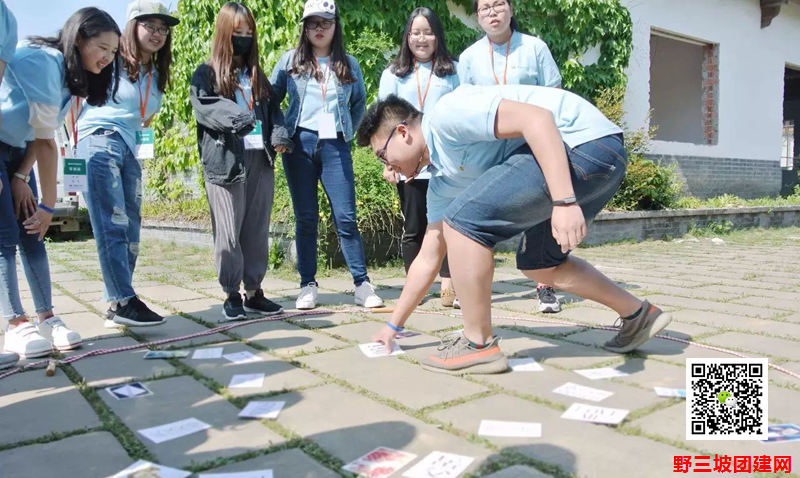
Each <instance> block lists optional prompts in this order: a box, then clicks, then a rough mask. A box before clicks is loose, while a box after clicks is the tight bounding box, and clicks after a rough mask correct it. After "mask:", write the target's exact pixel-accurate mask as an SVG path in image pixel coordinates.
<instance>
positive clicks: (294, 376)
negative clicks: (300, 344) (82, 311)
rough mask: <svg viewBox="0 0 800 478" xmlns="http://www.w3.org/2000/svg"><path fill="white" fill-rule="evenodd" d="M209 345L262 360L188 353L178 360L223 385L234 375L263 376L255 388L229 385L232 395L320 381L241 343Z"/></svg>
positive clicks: (307, 385) (303, 385)
mask: <svg viewBox="0 0 800 478" xmlns="http://www.w3.org/2000/svg"><path fill="white" fill-rule="evenodd" d="M212 347H215V348H216V347H222V348H223V349H224V350H223V352H222V353H223V355H225V354H232V353H237V352H250V353H251V354H253V355H257V356H259V357H261V359H262V361H261V362H253V363H232V362H230V361H229V360H227V359H225V358H218V359H202V360H194V359H192V358H191V357H192V355H189V357H187V358H185V359H180V360H181V362H183V363H184V364H186V365H188V366H189V367H192V368H193V369H195V370H197V371H198V372H200V373H201V374H202V375H205V376H206V377H208V378H210V379H213V380H215V381H216V382H217V383H219V384H221V385H222V386H225V387H227V386H228V384H229V383H230V382H231V378H233V376H234V375H238V374H253V373H263V374H264V375H265V378H264V384H263V385H262V386H261V387H259V388H229V389H228V393H229V394H230V395H233V396H236V397H243V396H249V395H259V394H265V393H272V392H278V391H282V390H293V389H296V388H302V387H309V386H313V385H317V384H320V383H322V380H320V379H319V378H317V377H316V376H314V374H312V373H309V372H307V371H305V370H303V369H301V368H299V367H296V366H294V365H292V364H290V363H289V362H287V361H285V360H280V359H276V358H275V357H273V356H271V355H270V354H268V353H267V352H261V351H259V350H256V349H254V348H252V347H248V346H246V345H244V344H242V343H237V342H225V343H221V344H214V345H213V346H212ZM203 348H209V347H198V348H196V349H191V352H192V353H194V351H195V350H202V349H203Z"/></svg>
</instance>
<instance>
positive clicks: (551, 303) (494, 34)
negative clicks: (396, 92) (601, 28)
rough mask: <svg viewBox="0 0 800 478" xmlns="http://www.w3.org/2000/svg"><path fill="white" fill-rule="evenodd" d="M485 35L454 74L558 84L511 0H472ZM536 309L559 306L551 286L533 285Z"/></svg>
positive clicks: (469, 80)
mask: <svg viewBox="0 0 800 478" xmlns="http://www.w3.org/2000/svg"><path fill="white" fill-rule="evenodd" d="M472 10H473V11H474V12H475V14H476V15H477V16H478V24H479V25H480V26H481V28H482V29H483V31H484V32H486V36H485V37H484V38H481V39H480V40H478V41H477V42H475V43H474V44H472V46H470V47H469V48H467V49H466V50H464V52H463V53H462V54H461V57H459V64H458V76H459V78H460V79H461V83H462V84H469V85H479V86H487V85H536V86H550V87H553V88H561V73H559V71H558V65H556V62H555V60H553V55H552V54H551V53H550V49H549V48H548V47H547V44H546V43H545V42H543V41H542V40H540V39H539V38H536V37H535V36H532V35H526V34H524V33H522V32H520V31H519V27H518V26H517V19H516V18H514V7H513V5H512V4H511V0H472ZM536 295H537V298H538V299H539V312H544V313H554V312H559V311H560V310H561V304H560V303H559V301H558V297H556V291H555V289H554V288H553V287H552V286H550V285H548V284H539V285H538V287H537V288H536Z"/></svg>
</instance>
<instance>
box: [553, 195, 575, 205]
mask: <svg viewBox="0 0 800 478" xmlns="http://www.w3.org/2000/svg"><path fill="white" fill-rule="evenodd" d="M577 203H578V200H577V199H576V198H575V196H572V197H568V198H564V199H559V200H558V201H553V206H569V205H570V204H577Z"/></svg>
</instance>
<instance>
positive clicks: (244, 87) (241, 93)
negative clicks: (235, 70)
mask: <svg viewBox="0 0 800 478" xmlns="http://www.w3.org/2000/svg"><path fill="white" fill-rule="evenodd" d="M234 96H235V97H236V104H237V105H239V106H240V107H241V108H242V109H243V110H245V111H250V99H251V98H252V97H253V84H252V83H251V81H250V77H249V76H248V75H247V72H244V71H243V72H242V73H241V74H240V75H239V88H237V89H236V91H235V92H234Z"/></svg>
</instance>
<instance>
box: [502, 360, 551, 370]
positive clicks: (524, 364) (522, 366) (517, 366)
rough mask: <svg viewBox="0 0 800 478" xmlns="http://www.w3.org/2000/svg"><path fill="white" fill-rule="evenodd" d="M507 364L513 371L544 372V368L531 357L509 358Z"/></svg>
mask: <svg viewBox="0 0 800 478" xmlns="http://www.w3.org/2000/svg"><path fill="white" fill-rule="evenodd" d="M508 366H509V367H511V370H513V371H515V372H544V368H543V367H542V366H541V365H539V364H538V363H537V362H536V360H535V359H532V358H510V359H508Z"/></svg>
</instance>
